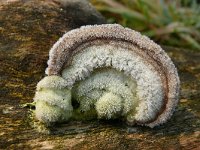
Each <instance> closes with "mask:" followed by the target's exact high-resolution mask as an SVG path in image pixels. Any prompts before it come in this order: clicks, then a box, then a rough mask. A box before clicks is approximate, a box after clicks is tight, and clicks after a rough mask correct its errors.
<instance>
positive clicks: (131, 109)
mask: <svg viewBox="0 0 200 150" xmlns="http://www.w3.org/2000/svg"><path fill="white" fill-rule="evenodd" d="M46 74H47V76H46V77H44V78H43V79H42V80H41V81H40V82H39V83H38V85H37V91H36V94H35V98H34V101H35V102H36V111H35V114H36V117H37V119H38V120H40V121H42V122H44V123H47V124H50V123H54V122H62V121H67V120H69V119H70V118H73V117H74V118H76V116H77V115H79V118H82V119H87V117H89V118H90V117H91V116H92V117H97V118H98V119H114V118H120V119H122V120H123V121H126V122H127V123H128V124H129V125H134V124H139V125H145V126H149V127H154V126H157V125H160V124H163V123H165V122H166V121H167V120H168V119H169V118H170V117H171V115H172V113H173V112H174V110H175V107H176V106H177V103H178V95H179V85H180V83H179V77H178V74H177V70H176V68H175V66H174V64H173V63H172V61H171V59H170V58H169V56H168V55H167V54H166V53H165V52H164V51H163V50H162V48H161V47H160V46H159V45H157V44H156V43H154V42H153V41H152V40H150V39H149V38H148V37H146V36H143V35H141V34H140V33H139V32H136V31H134V30H131V29H128V28H124V27H122V26H120V25H117V24H105V25H88V26H83V27H81V28H79V29H75V30H71V31H69V32H68V33H66V34H64V36H63V37H61V38H60V39H59V40H58V41H57V42H56V43H55V44H54V46H53V47H52V48H51V50H50V53H49V60H48V67H47V69H46Z"/></svg>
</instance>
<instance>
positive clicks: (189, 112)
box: [0, 0, 200, 150]
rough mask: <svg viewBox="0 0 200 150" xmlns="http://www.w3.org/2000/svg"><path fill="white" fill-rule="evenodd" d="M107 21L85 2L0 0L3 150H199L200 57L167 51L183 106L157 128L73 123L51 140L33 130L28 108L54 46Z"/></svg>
mask: <svg viewBox="0 0 200 150" xmlns="http://www.w3.org/2000/svg"><path fill="white" fill-rule="evenodd" d="M104 22H105V21H104V19H103V18H102V17H101V15H100V14H99V13H98V12H96V11H95V10H94V9H93V8H92V7H91V6H90V5H88V3H87V2H86V1H84V0H73V1H70V0H60V1H59V0H21V1H20V0H8V1H4V0H0V149H28V148H29V149H120V150H123V149H131V150H132V149H199V148H200V53H197V52H192V51H190V50H182V49H176V48H165V49H167V52H168V54H169V55H170V56H171V57H172V59H173V61H174V62H175V64H176V66H177V67H178V71H179V74H180V78H181V97H180V104H179V106H178V108H177V111H176V112H175V114H174V116H173V117H172V119H171V120H170V121H169V122H167V123H166V124H164V125H162V126H160V127H156V128H154V129H150V128H146V127H139V126H134V127H128V126H126V125H125V124H123V123H121V122H120V121H115V122H112V121H110V122H109V121H108V122H103V121H91V122H70V123H68V124H62V125H59V127H56V128H54V129H53V133H54V134H51V135H47V134H41V133H38V131H37V130H36V129H35V128H33V127H32V125H31V124H32V123H33V122H32V121H31V120H30V118H29V117H28V114H29V113H28V109H25V108H21V107H20V106H19V105H20V104H24V103H27V102H32V99H33V96H34V90H35V86H36V84H37V82H38V81H39V80H40V79H41V78H42V77H43V76H44V70H45V68H46V67H47V65H46V61H47V59H48V51H49V49H50V47H51V46H52V45H53V44H54V43H55V42H56V41H57V40H58V38H59V37H60V36H62V35H63V34H64V33H65V32H66V31H69V30H71V29H73V28H77V27H79V26H81V25H86V24H96V23H97V24H101V23H104Z"/></svg>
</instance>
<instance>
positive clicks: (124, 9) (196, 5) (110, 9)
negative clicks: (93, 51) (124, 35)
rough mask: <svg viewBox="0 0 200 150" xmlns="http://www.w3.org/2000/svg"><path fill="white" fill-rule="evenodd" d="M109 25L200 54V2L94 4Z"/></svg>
mask: <svg viewBox="0 0 200 150" xmlns="http://www.w3.org/2000/svg"><path fill="white" fill-rule="evenodd" d="M90 2H91V3H92V4H93V5H94V6H95V7H96V8H97V10H98V11H100V12H101V13H102V14H103V15H104V16H105V17H106V18H107V21H108V22H109V23H119V24H121V25H123V26H125V27H129V28H132V29H134V30H137V31H140V32H142V34H145V35H147V36H148V37H150V38H151V39H153V40H154V41H156V42H157V43H159V44H161V45H165V46H175V47H181V48H185V49H190V50H196V51H200V1H199V0H90Z"/></svg>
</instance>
